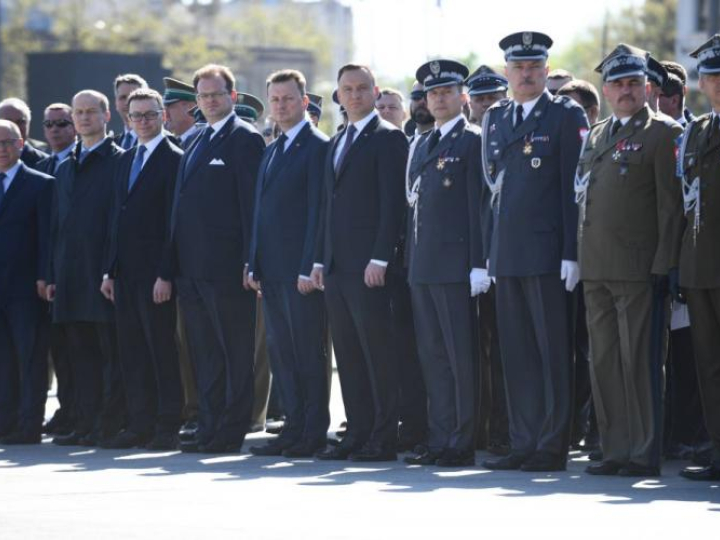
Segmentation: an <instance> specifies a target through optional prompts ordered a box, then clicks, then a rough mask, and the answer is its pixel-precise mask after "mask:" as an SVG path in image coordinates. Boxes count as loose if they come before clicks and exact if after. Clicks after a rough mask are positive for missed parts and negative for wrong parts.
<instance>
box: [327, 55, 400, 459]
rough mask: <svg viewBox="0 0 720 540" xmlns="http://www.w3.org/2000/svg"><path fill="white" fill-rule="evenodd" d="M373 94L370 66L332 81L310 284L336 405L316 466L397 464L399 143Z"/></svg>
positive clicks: (350, 69)
mask: <svg viewBox="0 0 720 540" xmlns="http://www.w3.org/2000/svg"><path fill="white" fill-rule="evenodd" d="M377 95H378V88H377V86H376V85H375V78H374V76H373V74H372V72H371V71H370V69H369V68H367V67H365V66H359V65H355V64H348V65H346V66H343V67H342V68H340V71H339V73H338V98H339V100H340V103H341V104H342V105H343V106H344V107H345V109H346V111H347V115H348V125H347V127H346V128H345V129H343V130H342V131H341V132H339V133H338V134H337V135H335V137H334V138H333V139H332V141H331V147H330V148H329V149H328V152H327V156H326V158H325V173H324V179H325V186H324V203H323V217H322V221H321V234H320V235H318V238H319V241H318V244H319V251H318V254H317V262H318V265H317V267H316V268H315V269H314V270H313V273H314V276H313V277H314V281H315V283H316V286H318V287H323V286H324V287H325V301H326V305H327V309H328V315H329V318H330V329H331V332H332V338H333V345H334V348H335V353H336V359H337V365H338V371H339V374H340V384H341V386H342V394H343V402H344V404H345V412H346V414H347V419H348V431H347V435H346V436H345V438H344V439H343V442H342V444H340V445H339V446H337V447H335V448H332V449H329V450H327V451H324V452H320V453H318V454H317V457H318V458H319V459H332V460H335V459H339V460H344V459H351V460H353V461H389V460H395V459H397V436H398V360H397V357H396V355H395V351H394V344H393V333H392V316H391V310H390V294H389V292H388V288H387V287H386V272H387V266H388V263H389V262H390V261H391V260H392V258H393V255H394V250H395V248H396V246H397V244H398V240H399V237H400V227H401V225H402V218H403V214H404V212H403V204H404V201H403V182H404V176H405V164H406V161H407V149H408V143H407V139H406V138H405V135H404V134H403V132H402V131H401V130H399V129H397V128H396V127H395V126H393V125H392V124H390V123H388V122H386V121H385V120H382V119H380V118H379V117H378V113H377V111H376V110H375V99H376V97H377Z"/></svg>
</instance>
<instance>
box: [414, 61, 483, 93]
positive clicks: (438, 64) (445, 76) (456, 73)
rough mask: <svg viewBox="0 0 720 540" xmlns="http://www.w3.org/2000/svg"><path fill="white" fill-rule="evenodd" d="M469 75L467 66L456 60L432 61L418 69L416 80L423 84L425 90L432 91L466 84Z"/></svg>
mask: <svg viewBox="0 0 720 540" xmlns="http://www.w3.org/2000/svg"><path fill="white" fill-rule="evenodd" d="M469 73H470V70H469V69H468V68H467V66H466V65H464V64H461V63H460V62H456V61H455V60H432V61H431V62H426V63H424V64H423V65H422V66H420V67H419V68H418V70H417V71H416V72H415V78H416V79H417V80H418V81H420V82H421V83H422V85H423V86H424V87H425V90H430V89H431V88H438V87H440V86H451V85H454V84H465V79H466V78H467V76H468V74H469Z"/></svg>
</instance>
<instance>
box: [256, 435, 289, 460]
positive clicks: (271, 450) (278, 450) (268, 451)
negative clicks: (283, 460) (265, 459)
mask: <svg viewBox="0 0 720 540" xmlns="http://www.w3.org/2000/svg"><path fill="white" fill-rule="evenodd" d="M294 444H295V441H287V440H281V439H275V440H273V441H270V442H269V443H267V444H266V445H263V446H251V447H250V453H251V454H252V455H253V456H282V453H283V450H285V449H287V448H290V447H291V446H293V445H294Z"/></svg>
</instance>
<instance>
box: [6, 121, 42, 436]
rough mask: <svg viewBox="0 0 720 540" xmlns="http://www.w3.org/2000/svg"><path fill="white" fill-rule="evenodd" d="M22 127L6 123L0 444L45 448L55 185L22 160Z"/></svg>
mask: <svg viewBox="0 0 720 540" xmlns="http://www.w3.org/2000/svg"><path fill="white" fill-rule="evenodd" d="M23 144H24V141H23V139H22V137H21V135H20V130H19V129H18V127H17V126H16V125H15V124H14V123H12V122H10V121H8V120H0V444H37V443H39V442H40V432H41V429H42V423H43V417H44V413H45V394H46V392H47V376H48V372H47V352H48V330H49V328H48V324H47V317H46V315H45V314H44V311H45V310H46V309H47V308H46V306H45V305H44V303H43V302H42V301H41V299H40V298H41V297H43V296H44V294H45V281H44V272H45V265H46V256H47V234H48V218H49V213H50V212H49V203H50V193H51V192H50V189H51V183H50V182H51V181H52V178H51V177H50V176H47V175H45V174H43V173H40V172H38V171H35V170H33V169H30V168H28V167H27V166H26V165H25V164H23V162H22V161H20V154H21V152H22V150H23Z"/></svg>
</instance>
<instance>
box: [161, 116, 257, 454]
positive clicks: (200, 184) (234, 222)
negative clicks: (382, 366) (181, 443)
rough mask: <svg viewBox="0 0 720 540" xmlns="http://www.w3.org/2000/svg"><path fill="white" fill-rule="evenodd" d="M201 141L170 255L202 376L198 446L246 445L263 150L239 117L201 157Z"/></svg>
mask: <svg viewBox="0 0 720 540" xmlns="http://www.w3.org/2000/svg"><path fill="white" fill-rule="evenodd" d="M205 129H208V128H205ZM203 136H205V133H204V132H201V133H200V134H199V135H198V137H197V138H196V139H195V141H194V143H193V144H192V145H191V146H190V148H189V149H188V150H187V152H186V153H185V155H184V156H183V159H182V161H181V162H180V166H179V170H178V177H177V182H176V184H175V195H174V200H173V210H172V220H171V238H172V250H173V256H174V260H175V265H176V266H175V275H176V284H177V288H178V294H179V296H180V306H181V308H182V311H183V315H184V317H185V327H186V332H187V340H188V345H189V349H190V357H191V359H192V362H193V364H194V366H195V373H196V376H197V380H196V382H197V392H198V406H199V418H198V420H199V431H198V442H199V443H201V444H207V443H209V442H211V441H213V440H215V442H216V443H217V444H220V445H223V444H224V445H230V446H235V445H239V444H242V442H243V441H244V438H245V434H246V432H247V430H248V428H249V423H250V415H251V410H252V403H253V355H254V336H255V293H254V292H249V291H246V290H244V289H243V286H242V275H243V268H244V266H245V264H246V261H247V260H248V249H249V245H250V235H251V228H252V217H253V201H254V186H255V181H256V179H257V173H258V167H259V165H260V160H261V159H262V154H263V149H264V147H265V144H264V142H263V140H262V137H261V136H260V134H259V133H258V132H257V131H256V130H255V128H253V127H252V126H251V125H250V124H248V123H247V122H244V121H242V120H240V119H239V118H237V117H235V116H234V115H233V116H231V117H230V118H229V120H228V121H227V122H226V123H225V124H224V125H223V126H222V128H221V129H220V130H219V131H218V132H217V133H215V135H214V136H213V137H212V139H211V140H210V141H209V143H208V144H207V146H206V147H205V148H204V149H203V148H202V146H201V147H200V150H199V151H198V152H196V150H198V146H199V145H200V143H201V142H202V141H203ZM196 153H198V154H199V155H197V156H196V155H195V154H196Z"/></svg>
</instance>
